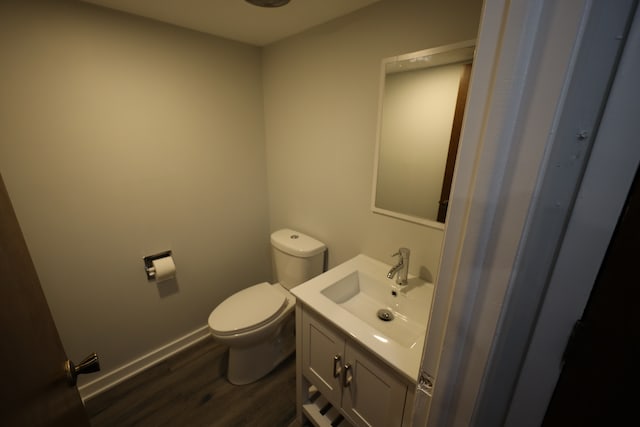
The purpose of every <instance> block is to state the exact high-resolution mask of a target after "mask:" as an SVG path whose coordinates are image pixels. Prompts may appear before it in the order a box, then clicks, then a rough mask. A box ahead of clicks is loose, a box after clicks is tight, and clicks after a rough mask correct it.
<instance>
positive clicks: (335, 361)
mask: <svg viewBox="0 0 640 427" xmlns="http://www.w3.org/2000/svg"><path fill="white" fill-rule="evenodd" d="M302 327H303V330H302V345H303V349H302V369H303V372H304V375H305V376H306V377H307V378H308V379H309V381H311V383H312V384H314V385H315V386H316V388H317V389H318V391H319V392H320V393H321V394H322V395H323V396H324V397H325V398H326V399H327V400H328V401H329V402H331V404H332V405H334V406H336V407H340V399H341V393H342V384H341V379H342V370H343V368H344V337H343V336H342V335H339V334H338V333H336V332H335V331H333V330H332V329H329V328H327V327H325V326H324V325H323V324H322V323H320V322H318V321H316V320H314V319H313V317H311V315H310V313H308V312H307V311H305V312H304V313H303V316H302Z"/></svg>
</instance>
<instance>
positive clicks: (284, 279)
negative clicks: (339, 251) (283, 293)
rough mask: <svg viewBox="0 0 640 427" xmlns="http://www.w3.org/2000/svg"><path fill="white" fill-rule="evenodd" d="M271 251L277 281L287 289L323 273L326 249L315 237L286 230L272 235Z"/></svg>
mask: <svg viewBox="0 0 640 427" xmlns="http://www.w3.org/2000/svg"><path fill="white" fill-rule="evenodd" d="M271 249H272V253H273V263H274V265H275V271H276V279H277V280H278V282H280V285H282V286H283V287H284V288H286V289H291V288H293V287H294V286H298V285H299V284H300V283H302V282H306V281H307V280H309V279H311V278H313V277H315V276H317V275H318V274H320V273H322V270H323V267H324V251H325V249H326V247H325V245H324V243H322V242H319V241H318V240H316V239H314V238H313V237H309V236H307V235H304V234H302V233H299V232H297V231H294V230H289V229H286V228H285V229H283V230H278V231H275V232H273V233H272V234H271Z"/></svg>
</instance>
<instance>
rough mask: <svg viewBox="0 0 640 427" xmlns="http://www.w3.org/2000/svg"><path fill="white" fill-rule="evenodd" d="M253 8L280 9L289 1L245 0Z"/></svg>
mask: <svg viewBox="0 0 640 427" xmlns="http://www.w3.org/2000/svg"><path fill="white" fill-rule="evenodd" d="M245 1H246V2H247V3H251V4H252V5H254V6H260V7H280V6H284V5H286V4H288V3H289V1H290V0H245Z"/></svg>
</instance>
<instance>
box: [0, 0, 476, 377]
mask: <svg viewBox="0 0 640 427" xmlns="http://www.w3.org/2000/svg"><path fill="white" fill-rule="evenodd" d="M24 3H25V2H21V1H15V2H6V1H5V2H2V3H0V51H1V52H2V55H1V56H0V172H1V173H2V174H3V176H4V180H5V184H6V186H7V188H8V190H9V194H10V196H11V198H12V200H13V203H14V207H15V209H16V212H17V215H18V219H19V221H20V224H21V226H22V228H23V232H24V234H25V238H26V240H27V244H28V246H29V249H30V251H31V254H32V257H33V260H34V263H35V265H36V269H37V271H38V274H39V276H40V279H41V282H42V286H43V288H44V291H45V294H46V296H47V300H48V302H49V305H50V307H51V310H52V312H53V315H54V318H55V320H56V324H57V326H58V329H59V331H60V334H61V338H62V340H63V344H64V346H65V348H66V350H67V352H68V353H69V356H70V357H71V358H73V359H74V360H78V359H80V358H81V357H83V356H84V355H85V354H87V353H88V352H90V351H97V352H99V353H100V355H101V357H102V361H103V362H102V364H103V370H104V371H105V372H108V371H109V370H112V369H114V368H116V367H118V366H120V365H122V364H124V363H126V362H128V361H131V360H132V359H134V358H136V357H138V356H140V355H142V354H145V353H147V352H149V351H151V350H153V349H155V348H157V347H159V346H161V345H163V344H164V343H167V342H169V341H172V340H174V339H176V338H178V337H180V336H182V335H184V334H185V333H187V332H190V331H192V330H194V329H196V328H198V327H201V326H203V325H205V323H206V319H207V316H208V315H209V313H210V312H211V310H212V308H213V307H214V306H215V305H217V304H218V303H219V302H221V301H222V299H224V298H225V297H226V296H228V295H230V294H232V293H233V292H236V291H237V290H239V289H241V288H244V287H246V286H248V285H251V284H254V283H257V282H259V281H263V280H269V279H270V278H271V268H270V255H269V241H268V233H269V231H270V230H273V229H277V228H279V227H283V226H287V227H292V228H296V229H299V230H300V231H303V232H307V233H309V234H311V235H313V236H314V237H316V238H318V239H321V240H323V241H325V242H326V243H327V244H328V246H329V250H330V265H332V266H333V265H335V264H337V263H339V262H341V261H344V260H346V259H347V258H350V257H352V256H354V255H356V254H357V253H359V252H364V253H367V254H369V255H371V256H373V257H375V258H378V259H381V260H384V261H390V258H389V255H390V254H391V252H392V251H394V250H395V249H397V247H399V246H408V247H410V248H411V249H412V251H413V255H412V260H413V262H412V270H413V272H417V271H418V269H419V268H420V267H424V268H426V269H427V270H428V271H429V272H430V273H431V274H433V273H434V272H435V269H436V266H437V262H438V257H439V253H440V245H441V240H442V232H440V231H437V230H432V229H429V228H425V227H422V226H418V225H414V224H410V223H407V222H402V221H399V220H396V219H392V218H387V217H384V216H379V215H374V214H372V213H370V195H371V182H372V173H373V154H374V151H373V150H374V146H375V137H376V121H377V111H378V89H379V87H378V84H379V81H378V78H379V69H380V60H381V59H382V58H383V57H386V56H391V55H395V54H399V53H406V52H410V51H415V50H419V49H425V48H428V47H433V46H439V45H443V44H448V43H453V42H457V41H461V40H466V39H471V38H474V37H475V34H476V30H477V25H478V17H479V10H480V6H481V1H479V0H468V1H457V2H442V1H423V0H383V1H381V2H380V3H377V4H375V5H373V6H371V7H369V8H366V9H363V10H362V11H360V12H356V13H354V14H352V15H349V16H347V17H345V18H342V19H339V20H337V21H333V22H331V23H328V24H325V25H322V26H319V27H317V28H315V29H313V30H311V31H308V32H306V33H304V34H302V35H299V36H296V37H293V38H291V39H289V40H285V41H283V42H280V43H278V44H276V45H273V46H270V47H268V48H266V49H265V50H263V51H261V50H260V49H258V48H255V47H250V46H247V45H244V44H240V43H234V42H230V41H225V40H222V39H219V38H215V37H210V36H206V35H202V34H199V33H196V32H191V31H186V30H182V29H179V28H176V27H172V26H168V25H164V24H160V23H156V22H152V21H149V20H145V19H140V18H135V17H131V16H127V15H125V14H121V13H117V12H113V11H109V10H105V9H100V8H97V7H94V6H91V5H87V4H83V3H78V2H71V1H69V2H55V6H54V5H53V2H42V3H41V4H38V5H35V4H34V3H33V2H30V3H29V5H24ZM261 61H262V62H261ZM263 86H264V88H263ZM263 96H264V98H263ZM263 123H265V125H264V126H263ZM265 141H266V148H265ZM265 159H266V160H265ZM267 168H268V174H267ZM267 184H268V188H267ZM270 216H271V219H269V218H270ZM165 249H172V250H173V251H174V258H175V262H176V265H177V269H178V280H177V284H172V283H169V284H168V285H166V286H160V287H158V286H157V285H156V284H154V283H149V282H147V280H146V277H145V275H144V271H143V265H142V261H141V258H142V257H143V256H144V255H148V254H151V253H154V252H157V251H161V250H165ZM427 275H429V274H427Z"/></svg>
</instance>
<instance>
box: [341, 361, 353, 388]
mask: <svg viewBox="0 0 640 427" xmlns="http://www.w3.org/2000/svg"><path fill="white" fill-rule="evenodd" d="M351 380H353V372H352V366H351V363H347V364H345V365H344V377H342V386H343V387H345V388H346V387H349V385H351Z"/></svg>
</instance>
